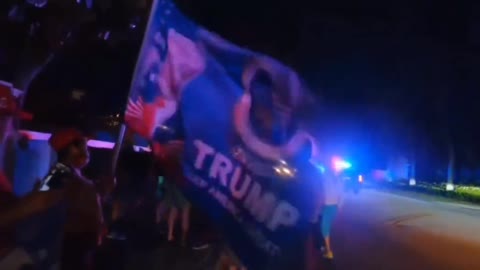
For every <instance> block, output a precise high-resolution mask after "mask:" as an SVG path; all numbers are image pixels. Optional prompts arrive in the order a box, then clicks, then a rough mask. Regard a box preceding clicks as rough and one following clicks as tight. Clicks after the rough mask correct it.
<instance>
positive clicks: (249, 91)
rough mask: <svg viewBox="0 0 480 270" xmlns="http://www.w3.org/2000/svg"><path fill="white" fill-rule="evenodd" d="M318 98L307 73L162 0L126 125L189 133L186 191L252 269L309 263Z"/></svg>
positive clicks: (173, 135) (179, 135)
mask: <svg viewBox="0 0 480 270" xmlns="http://www.w3.org/2000/svg"><path fill="white" fill-rule="evenodd" d="M311 104H312V102H311V98H310V95H309V93H308V91H307V90H306V88H305V87H304V86H303V83H302V81H301V79H300V78H299V77H298V75H297V74H296V73H295V72H293V71H292V70H291V69H290V68H288V67H286V66H284V65H282V64H281V63H280V62H278V61H276V60H275V59H272V58H271V57H268V56H266V55H263V54H259V53H256V52H252V51H249V50H247V49H244V48H240V47H238V46H236V45H234V44H231V43H229V42H228V41H226V40H224V39H222V38H220V37H219V36H217V35H215V34H213V33H211V32H209V31H207V30H206V29H203V28H202V27H200V26H198V25H197V24H195V23H194V22H192V21H191V20H189V19H188V18H186V17H185V16H184V15H183V14H181V12H180V11H179V10H178V9H176V7H175V6H174V5H173V4H172V3H171V2H170V1H162V0H158V1H156V2H155V3H154V4H153V6H152V11H151V15H150V21H149V25H148V27H147V31H146V33H145V37H144V42H143V45H142V50H141V53H140V56H139V59H138V62H137V66H136V69H135V74H134V78H133V82H132V88H131V92H130V96H129V100H128V104H127V109H126V112H125V121H126V124H127V125H128V126H129V127H130V128H131V129H132V130H133V131H135V132H136V133H138V134H140V135H142V136H143V137H145V138H147V139H149V140H151V141H153V142H160V143H164V142H168V141H171V140H182V141H183V142H184V150H183V153H182V162H183V167H182V168H183V174H184V177H185V179H186V180H185V182H186V183H185V185H182V186H181V188H182V191H183V192H184V193H185V195H186V196H187V198H188V199H189V200H191V202H192V204H193V205H194V206H196V207H200V208H202V209H203V210H204V211H205V212H206V213H207V214H208V216H209V218H210V219H211V220H212V221H213V222H214V223H215V225H216V227H217V228H219V229H220V230H221V231H222V233H223V235H224V236H225V239H226V240H227V241H228V244H229V246H230V248H231V249H232V250H233V251H234V252H235V253H236V255H237V256H238V257H239V258H240V260H241V261H242V263H243V264H245V266H247V267H248V269H302V268H304V266H303V262H304V251H305V241H306V236H307V232H308V226H309V223H310V219H311V217H312V215H313V212H314V206H315V205H314V204H315V198H316V191H317V182H318V177H317V176H318V175H317V170H316V169H315V167H314V166H312V165H311V163H310V162H309V160H310V159H311V158H312V153H314V152H315V145H314V144H313V140H312V138H311V136H310V135H309V133H307V132H306V131H305V130H303V129H302V126H303V125H302V124H303V123H302V115H303V114H304V113H303V111H305V108H308V106H310V105H311Z"/></svg>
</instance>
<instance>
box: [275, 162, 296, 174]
mask: <svg viewBox="0 0 480 270" xmlns="http://www.w3.org/2000/svg"><path fill="white" fill-rule="evenodd" d="M273 169H274V170H275V173H276V174H277V175H278V176H280V177H282V178H293V177H295V174H296V172H297V170H296V169H294V168H292V167H290V166H288V164H287V163H286V162H285V161H283V160H280V164H279V165H277V166H274V167H273Z"/></svg>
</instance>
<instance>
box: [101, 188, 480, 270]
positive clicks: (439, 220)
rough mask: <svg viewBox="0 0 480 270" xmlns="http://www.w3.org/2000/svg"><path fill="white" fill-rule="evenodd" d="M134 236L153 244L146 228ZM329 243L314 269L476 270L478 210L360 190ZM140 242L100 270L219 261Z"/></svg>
mask: <svg viewBox="0 0 480 270" xmlns="http://www.w3.org/2000/svg"><path fill="white" fill-rule="evenodd" d="M135 231H141V232H144V233H142V235H144V236H143V237H146V238H147V240H153V241H152V243H157V242H158V241H155V239H152V234H151V233H148V230H147V229H140V230H139V229H138V228H137V227H136V228H135ZM145 235H146V236H145ZM129 239H130V238H129ZM130 240H133V239H130ZM332 240H333V245H334V246H333V248H334V252H335V260H334V261H333V262H332V263H325V262H324V263H323V264H322V265H318V267H317V269H319V270H322V269H325V270H353V269H361V270H384V269H385V270H416V269H419V270H472V269H480V207H478V208H475V207H472V206H464V205H459V204H451V203H440V202H427V201H422V200H416V199H412V198H408V197H402V196H398V195H394V194H390V193H384V192H380V191H375V190H370V189H364V190H362V191H361V192H360V194H358V195H354V194H349V195H347V197H346V200H345V203H344V207H343V208H342V209H341V210H340V212H339V215H338V218H337V220H336V223H335V226H334V231H333V235H332ZM128 242H130V243H131V242H132V241H128ZM134 242H136V241H134ZM139 242H140V243H141V245H140V246H141V247H134V246H130V245H131V244H129V246H130V247H129V248H127V249H128V250H129V251H123V252H122V251H120V252H118V251H113V253H111V254H110V255H108V256H107V257H108V258H109V259H108V260H107V261H108V262H107V265H105V266H101V267H99V269H115V270H118V269H125V270H129V269H136V270H150V269H151V270H156V269H171V270H174V269H177V270H184V269H199V270H201V269H205V270H207V269H213V268H212V267H213V264H214V262H215V258H217V256H218V250H217V249H208V250H205V251H201V252H192V251H189V250H186V249H182V248H179V247H175V246H169V245H165V244H160V245H158V244H153V245H154V246H156V247H154V246H145V242H149V241H145V239H144V240H142V239H140V241H139ZM125 252H126V253H125ZM127 254H128V255H127ZM116 264H118V265H117V266H116ZM122 265H123V267H122Z"/></svg>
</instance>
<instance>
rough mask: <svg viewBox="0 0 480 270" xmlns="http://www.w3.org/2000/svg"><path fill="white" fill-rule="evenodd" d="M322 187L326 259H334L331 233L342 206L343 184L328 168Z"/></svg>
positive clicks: (322, 225) (323, 233)
mask: <svg viewBox="0 0 480 270" xmlns="http://www.w3.org/2000/svg"><path fill="white" fill-rule="evenodd" d="M322 185H323V208H322V214H321V215H322V220H321V231H322V236H323V239H324V244H325V250H324V257H325V258H327V259H333V252H332V247H331V243H330V231H331V228H332V224H333V221H334V220H335V217H336V215H337V211H338V208H339V207H340V206H341V205H342V201H343V183H342V180H341V178H340V177H339V175H338V173H336V172H335V171H333V170H332V169H329V168H328V169H326V170H325V172H324V177H323V179H322Z"/></svg>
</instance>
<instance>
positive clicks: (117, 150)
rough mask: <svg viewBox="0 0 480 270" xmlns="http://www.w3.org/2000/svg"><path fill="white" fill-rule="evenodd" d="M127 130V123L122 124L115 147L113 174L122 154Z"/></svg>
mask: <svg viewBox="0 0 480 270" xmlns="http://www.w3.org/2000/svg"><path fill="white" fill-rule="evenodd" d="M126 130H127V127H126V126H125V124H121V125H120V132H119V133H118V137H117V141H116V143H115V147H114V148H113V158H112V175H115V174H116V171H117V165H118V157H119V156H120V150H121V149H122V145H123V141H124V138H125V133H126Z"/></svg>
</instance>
